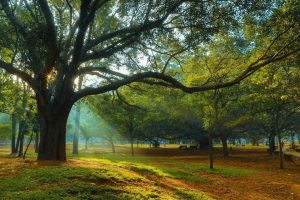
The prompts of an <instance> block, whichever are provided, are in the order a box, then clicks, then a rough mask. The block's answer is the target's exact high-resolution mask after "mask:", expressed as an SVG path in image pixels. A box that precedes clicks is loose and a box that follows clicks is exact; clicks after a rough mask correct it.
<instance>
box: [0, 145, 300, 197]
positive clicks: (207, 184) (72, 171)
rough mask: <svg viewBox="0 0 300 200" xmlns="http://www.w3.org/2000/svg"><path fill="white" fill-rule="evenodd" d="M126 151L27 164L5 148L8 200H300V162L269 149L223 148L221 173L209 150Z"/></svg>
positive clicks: (2, 169)
mask: <svg viewBox="0 0 300 200" xmlns="http://www.w3.org/2000/svg"><path fill="white" fill-rule="evenodd" d="M117 152H118V153H115V154H113V153H108V151H107V150H105V149H102V150H99V149H98V148H97V147H93V148H91V149H90V150H82V151H80V155H79V156H72V155H69V159H68V161H67V162H64V163H59V162H37V161H36V160H35V158H34V157H35V154H34V153H32V150H31V151H30V152H29V154H28V158H26V159H25V160H23V159H18V158H14V157H12V156H9V149H8V148H7V147H3V146H2V147H1V146H0V199H1V200H2V199H5V200H6V199H107V200H114V199H116V200H118V199H124V200H125V199H126V200H127V199H138V200H139V199H172V200H173V199H189V200H193V199H195V200H196V199H200V200H201V199H204V200H205V199H222V200H223V199H241V200H242V199H256V200H259V199H264V200H271V199H279V200H281V199H284V200H288V199H291V200H292V199H300V160H295V161H293V162H291V161H286V162H285V169H284V170H280V169H279V161H278V156H277V155H274V156H269V155H268V154H267V153H266V149H265V148H249V147H240V148H236V149H235V148H234V149H233V150H231V152H230V156H229V157H228V158H224V157H223V156H222V153H221V150H220V149H216V151H215V152H216V154H215V169H214V170H210V169H209V168H208V158H207V151H205V150H180V149H177V148H159V149H150V148H146V147H142V148H139V149H135V157H134V158H132V157H131V156H130V152H129V148H128V147H127V146H118V147H117Z"/></svg>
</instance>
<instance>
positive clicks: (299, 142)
mask: <svg viewBox="0 0 300 200" xmlns="http://www.w3.org/2000/svg"><path fill="white" fill-rule="evenodd" d="M298 144H299V145H300V133H298Z"/></svg>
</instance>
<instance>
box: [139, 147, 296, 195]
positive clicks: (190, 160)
mask: <svg viewBox="0 0 300 200" xmlns="http://www.w3.org/2000/svg"><path fill="white" fill-rule="evenodd" d="M137 154H138V155H143V156H145V155H147V156H153V157H173V158H174V159H177V160H180V161H183V162H184V163H186V164H187V165H188V164H207V163H208V158H207V152H206V151H203V150H179V149H164V148H161V149H147V148H143V149H139V150H138V151H137ZM215 165H216V166H218V165H220V166H228V167H237V168H244V169H251V170H255V171H256V173H255V174H253V175H248V176H243V177H228V176H220V175H213V174H207V173H204V172H203V173H200V174H201V175H202V176H204V177H205V178H206V179H207V180H208V182H204V183H203V184H191V183H185V184H184V185H186V187H193V188H195V189H197V190H200V191H204V192H205V193H207V194H208V195H209V196H211V197H213V198H215V199H232V200H236V199H256V200H271V199H276V200H277V199H278V200H288V199H297V200H298V199H299V200H300V160H294V161H293V162H292V161H285V162H284V165H285V166H284V167H285V169H283V170H281V169H279V159H278V155H273V156H269V155H268V154H267V153H266V149H264V148H257V149H246V148H244V149H243V148H240V149H236V150H231V151H230V156H229V157H228V158H224V157H223V156H222V152H221V150H220V149H216V150H215ZM182 187H184V186H183V185H182Z"/></svg>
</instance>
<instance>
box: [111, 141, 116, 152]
mask: <svg viewBox="0 0 300 200" xmlns="http://www.w3.org/2000/svg"><path fill="white" fill-rule="evenodd" d="M110 144H111V148H112V152H113V153H116V149H115V144H114V141H113V139H111V140H110Z"/></svg>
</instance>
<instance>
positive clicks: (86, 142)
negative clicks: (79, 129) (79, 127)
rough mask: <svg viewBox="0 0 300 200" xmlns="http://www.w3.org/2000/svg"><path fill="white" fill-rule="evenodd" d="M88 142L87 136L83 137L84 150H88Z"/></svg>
mask: <svg viewBox="0 0 300 200" xmlns="http://www.w3.org/2000/svg"><path fill="white" fill-rule="evenodd" d="M88 142H89V138H85V146H84V149H85V150H88Z"/></svg>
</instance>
